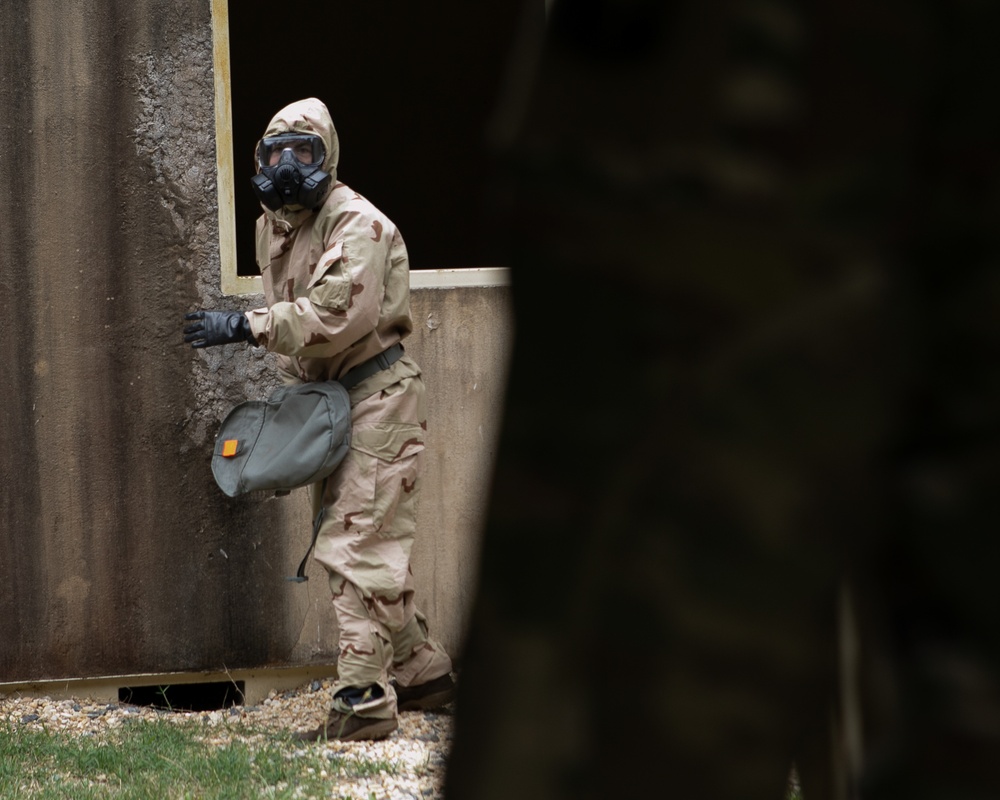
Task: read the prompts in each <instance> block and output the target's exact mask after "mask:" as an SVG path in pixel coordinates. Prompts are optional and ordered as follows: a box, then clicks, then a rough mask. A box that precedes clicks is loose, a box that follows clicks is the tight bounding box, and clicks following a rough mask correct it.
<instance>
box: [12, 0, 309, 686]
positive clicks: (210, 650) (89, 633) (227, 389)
mask: <svg viewBox="0 0 1000 800" xmlns="http://www.w3.org/2000/svg"><path fill="white" fill-rule="evenodd" d="M208 12H209V6H208V3H204V4H202V3H170V2H162V1H161V2H157V1H156V0H139V1H138V2H134V3H131V2H130V3H128V4H127V5H126V4H121V3H116V2H112V1H111V0H104V2H101V1H100V0H99V1H98V2H94V3H87V4H71V5H66V4H62V3H56V2H42V1H36V2H13V3H4V4H3V5H2V7H0V32H2V34H0V36H2V42H0V68H2V74H3V75H4V81H3V82H2V85H0V119H2V120H3V134H4V141H5V147H4V148H3V149H2V153H0V186H2V188H0V219H2V221H3V222H2V225H3V233H2V244H0V287H2V290H3V291H2V293H0V359H2V363H3V374H4V378H5V384H6V387H5V388H6V395H7V398H6V400H5V402H4V403H3V405H2V407H0V485H2V487H3V489H2V492H3V495H2V498H3V500H2V505H0V585H2V586H3V587H4V588H3V594H2V603H3V610H2V613H0V680H5V681H9V680H18V679H27V678H32V679H35V678H45V677H66V676H77V675H99V674H107V673H133V672H143V671H149V670H150V669H151V668H154V669H157V670H174V669H179V670H184V669H190V668H196V667H203V666H207V665H222V664H226V665H227V666H237V665H242V664H249V663H256V664H264V663H270V662H280V661H281V660H283V659H284V658H285V657H286V656H287V654H288V652H289V651H290V648H291V647H292V645H293V644H294V641H295V635H294V634H295V632H294V631H292V630H291V629H290V627H289V626H288V624H287V620H288V619H289V618H290V617H292V616H294V612H295V600H294V598H293V596H291V595H290V594H289V593H288V592H287V591H286V590H285V587H284V586H282V585H281V584H280V582H278V581H275V580H273V579H272V574H273V573H274V572H276V571H277V572H280V571H281V570H282V569H283V568H284V567H285V562H286V561H288V560H289V559H293V558H294V554H291V555H288V557H287V558H286V550H287V549H288V548H287V544H286V542H285V541H284V540H283V539H282V537H278V536H274V535H273V531H274V530H276V529H280V527H281V523H282V512H281V510H280V508H279V507H278V506H276V505H274V504H269V503H260V502H255V501H226V500H225V499H224V498H222V497H221V496H220V494H219V493H218V492H217V491H216V490H215V487H214V486H213V485H212V483H211V479H210V475H209V470H208V460H207V457H206V453H207V449H206V447H207V445H208V444H209V442H210V440H211V435H212V426H211V423H212V422H213V421H214V420H216V419H217V418H218V417H219V416H220V414H221V413H222V411H223V409H224V407H225V406H226V405H228V404H229V403H231V402H232V401H233V400H235V399H236V398H238V397H240V396H242V395H244V394H245V393H246V391H247V389H248V387H249V386H250V385H251V384H252V383H253V382H254V381H255V379H256V377H257V375H258V374H259V372H260V371H261V367H262V366H263V365H262V362H261V360H260V359H256V358H254V357H252V356H246V355H243V354H232V353H217V354H211V355H210V356H208V357H207V358H205V360H204V362H201V361H199V359H198V358H194V357H192V356H191V354H190V351H188V350H187V349H186V348H184V347H183V346H182V345H181V344H180V342H179V339H180V337H179V334H178V319H179V317H180V316H181V314H182V313H183V312H184V311H187V310H189V309H191V308H194V307H196V306H198V305H201V304H202V303H204V302H206V301H211V300H213V299H214V298H213V288H212V287H213V286H214V285H215V284H216V283H217V278H215V277H214V276H217V274H218V263H217V252H218V247H217V232H216V221H215V214H216V210H215V190H214V185H215V175H214V171H213V168H212V165H213V163H214V150H213V139H214V136H213V133H214V117H213V105H212V98H213V92H212V79H211V78H212V76H211V62H212V59H211V39H210V34H209V31H210V25H209V22H210V21H209V16H208ZM224 553H225V554H227V555H228V558H227V557H226V555H224ZM251 556H252V557H251Z"/></svg>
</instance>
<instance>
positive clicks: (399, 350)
mask: <svg viewBox="0 0 1000 800" xmlns="http://www.w3.org/2000/svg"><path fill="white" fill-rule="evenodd" d="M402 357H403V345H401V344H399V343H398V342H397V343H396V344H394V345H393V346H392V347H390V348H388V349H387V350H383V351H382V352H381V353H379V354H378V355H377V356H372V357H371V358H369V359H368V360H367V361H362V362H361V363H360V364H358V365H357V366H356V367H353V368H351V369H349V370H348V371H347V374H346V375H344V377H342V378H338V379H337V383H339V384H340V385H341V386H343V387H344V388H345V389H348V390H350V389H353V388H354V387H355V386H357V385H358V384H359V383H361V381H363V380H364V379H365V378H370V377H371V376H372V375H374V374H375V373H376V372H381V371H382V370H384V369H389V367H391V366H392V365H393V364H395V363H396V362H397V361H399V359H401V358H402Z"/></svg>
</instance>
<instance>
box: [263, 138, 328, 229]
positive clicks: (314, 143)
mask: <svg viewBox="0 0 1000 800" xmlns="http://www.w3.org/2000/svg"><path fill="white" fill-rule="evenodd" d="M325 158H326V148H325V147H324V146H323V140H322V139H321V138H320V137H319V136H316V135H314V134H311V133H283V134H280V135H278V136H265V137H264V138H263V139H261V140H260V144H258V145H257V169H258V172H257V174H256V175H254V176H253V178H251V179H250V180H251V182H252V184H253V190H254V192H255V193H256V194H257V198H258V199H259V200H260V202H261V203H263V204H264V205H265V206H267V207H268V208H269V209H271V210H272V211H277V210H278V209H279V208H281V207H282V206H302V207H303V208H308V209H310V210H312V209H314V208H316V207H318V206H319V205H320V204H321V203H322V202H323V200H325V199H326V194H327V192H328V191H329V189H330V178H331V176H330V173H329V172H324V171H323V170H322V166H323V160H324V159H325Z"/></svg>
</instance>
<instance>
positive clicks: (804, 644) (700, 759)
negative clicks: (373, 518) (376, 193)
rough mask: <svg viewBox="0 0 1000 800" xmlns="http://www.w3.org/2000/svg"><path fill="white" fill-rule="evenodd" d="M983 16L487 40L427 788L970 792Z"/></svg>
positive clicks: (982, 351) (600, 8) (989, 624)
mask: <svg viewBox="0 0 1000 800" xmlns="http://www.w3.org/2000/svg"><path fill="white" fill-rule="evenodd" d="M998 15H1000V10H998V9H997V8H994V7H993V6H987V5H961V4H960V5H947V6H946V5H936V6H935V5H930V4H902V3H899V4H895V5H894V6H893V7H892V8H891V10H886V9H884V8H883V9H882V10H880V11H879V12H878V13H876V12H875V11H874V10H872V9H869V8H868V7H861V6H858V5H856V4H850V3H848V4H834V5H827V6H824V7H823V8H821V9H813V10H811V11H810V12H808V13H806V12H805V11H804V10H801V9H799V8H798V6H796V5H793V4H781V3H770V2H748V3H741V4H735V5H731V6H729V7H727V10H726V11H725V12H723V11H720V10H719V9H718V8H715V7H711V8H710V7H708V6H705V5H704V4H701V3H695V2H678V3H660V2H656V0H636V1H635V2H614V1H613V0H586V2H584V1H583V0H580V1H579V2H573V1H572V0H564V2H557V3H556V4H555V7H554V10H553V13H552V15H551V16H550V19H549V22H548V31H547V37H546V39H545V44H544V49H543V50H542V51H541V52H540V54H538V53H533V52H530V45H525V47H526V48H529V49H526V50H522V51H521V52H520V53H519V55H518V58H519V59H520V60H521V62H522V63H531V61H532V59H533V58H534V56H535V55H540V58H539V61H538V68H537V70H536V72H535V74H534V76H533V80H532V81H530V82H528V83H526V84H525V85H523V86H514V87H513V88H512V90H511V91H513V92H514V93H515V97H514V98H513V100H512V101H511V102H510V103H509V107H510V108H517V107H518V105H519V101H523V106H524V108H526V113H525V116H524V117H523V121H521V122H519V124H516V125H513V126H512V127H513V128H514V129H516V135H515V136H514V137H512V139H511V140H510V141H509V142H508V144H507V146H506V148H505V150H504V152H503V153H502V157H501V162H500V167H501V169H500V172H499V175H500V177H499V179H498V183H497V185H496V187H495V188H496V191H495V202H496V211H497V215H496V218H497V219H498V221H499V224H498V226H497V236H498V237H502V240H503V241H504V243H505V245H506V246H507V247H508V248H509V253H510V256H509V259H510V263H511V264H512V267H513V281H514V304H515V317H516V329H517V332H518V335H517V341H516V344H515V351H514V357H513V362H512V373H511V378H510V386H509V392H508V397H507V403H506V416H505V422H504V427H503V432H502V436H501V442H500V450H499V460H498V465H497V469H496V476H495V481H494V485H493V497H492V503H491V511H490V515H489V519H488V524H487V528H486V533H485V541H484V548H483V552H482V560H481V566H480V577H479V587H480V589H479V594H478V598H477V601H476V607H475V609H474V612H473V619H472V624H471V626H470V630H471V635H470V639H469V641H468V643H467V647H466V650H465V665H466V666H465V670H464V672H463V680H462V684H461V690H460V698H459V704H458V711H457V721H456V726H457V739H456V742H455V747H454V750H453V754H452V759H451V762H450V767H449V773H448V780H447V791H446V796H447V797H449V798H450V799H451V800H465V798H476V800H486V799H488V798H509V797H521V798H560V797H565V798H573V800H581V799H582V798H607V797H620V796H629V797H658V796H664V794H669V795H670V796H675V797H683V798H685V800H697V799H698V798H705V800H724V799H725V798H734V800H735V798H740V800H747V799H748V798H769V799H770V800H775V799H776V798H780V797H781V796H782V794H783V792H784V790H785V782H786V779H787V775H788V771H789V767H790V765H791V764H792V762H793V761H794V762H795V763H796V764H797V765H798V768H799V772H800V773H801V777H802V784H803V785H802V788H803V793H804V795H805V797H807V798H809V800H823V798H828V797H833V796H838V797H854V796H859V795H861V796H864V797H865V798H866V799H867V798H880V797H887V798H888V797H893V798H898V797H907V798H911V800H912V798H921V797H958V796H962V797H993V796H997V794H998V792H1000V779H998V777H997V773H996V771H995V769H994V768H993V767H992V766H991V762H992V759H993V757H994V755H995V753H996V752H997V751H998V746H1000V735H998V731H1000V708H998V701H997V698H998V696H1000V694H998V683H997V681H998V676H1000V672H998V664H1000V636H998V628H997V625H996V621H995V616H994V614H993V613H992V610H993V609H995V607H996V602H995V599H994V598H993V597H992V591H993V590H992V588H991V587H992V586H993V580H992V574H991V573H992V571H993V568H994V565H995V564H996V563H997V561H996V555H997V553H996V550H997V545H996V544H994V536H993V532H995V531H996V530H998V529H1000V526H998V524H997V522H998V521H997V519H996V516H997V512H996V510H995V503H994V502H993V501H992V498H993V497H995V496H996V494H997V491H996V487H995V485H994V484H995V483H996V470H995V466H994V465H995V464H996V463H997V461H998V456H1000V453H998V448H997V444H998V442H997V424H996V409H997V408H998V407H1000V397H998V387H1000V380H998V377H1000V376H998V375H997V366H996V363H997V359H996V357H995V356H996V350H997V346H998V344H1000V323H998V321H997V319H998V318H997V315H996V313H995V308H996V298H997V296H998V294H997V292H998V290H1000V284H998V281H1000V271H998V270H997V269H996V268H995V264H996V260H997V255H998V243H997V233H996V232H995V231H996V225H995V220H996V219H998V218H1000V216H998V213H1000V208H998V186H1000V183H998V178H1000V164H998V158H997V153H998V152H1000V150H998V148H997V143H998V133H1000V131H998V123H1000V117H997V115H996V114H995V113H994V112H993V108H992V100H991V98H992V92H991V87H990V85H989V80H988V77H987V76H991V75H993V74H995V73H996V67H997V66H998V65H997V64H996V61H997V59H998V58H1000V56H998V54H997V51H996V48H995V47H993V46H992V43H991V41H990V37H989V34H988V33H987V32H988V31H993V30H996V27H997V23H998V22H1000V20H998V19H997V17H998ZM531 40H532V36H531V35H530V34H526V35H525V37H524V41H525V42H530V41H531ZM518 93H520V94H518ZM508 100H510V98H508ZM508 121H509V120H508ZM514 122H518V121H517V120H514ZM848 601H850V605H847V603H848ZM840 604H843V605H844V607H848V608H850V607H853V612H851V613H846V614H841V615H840V617H839V618H840V619H841V621H842V622H851V621H853V624H852V625H845V626H844V627H842V628H841V629H840V630H838V625H837V620H838V605H840ZM852 631H853V632H854V634H855V635H856V640H855V643H856V644H858V645H859V648H860V649H859V650H858V655H857V657H856V659H855V660H853V661H852V660H851V659H850V658H849V657H850V656H851V654H852V652H853V651H852V649H851V648H850V647H841V648H840V649H838V646H837V642H838V636H839V635H843V636H845V639H844V641H845V642H846V643H848V644H849V643H850V642H851V640H850V639H849V638H846V637H847V634H849V633H851V632H852ZM838 659H839V663H840V666H841V667H843V669H840V670H838ZM831 719H832V720H834V725H833V727H832V730H831ZM831 752H834V753H835V754H836V758H835V761H834V763H833V764H831V763H830V762H831V759H830V753H831Z"/></svg>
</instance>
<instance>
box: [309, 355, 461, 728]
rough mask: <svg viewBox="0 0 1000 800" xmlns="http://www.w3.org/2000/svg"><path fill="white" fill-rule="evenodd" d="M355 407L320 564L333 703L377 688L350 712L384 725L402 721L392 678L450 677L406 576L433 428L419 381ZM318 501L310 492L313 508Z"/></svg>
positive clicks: (329, 503)
mask: <svg viewBox="0 0 1000 800" xmlns="http://www.w3.org/2000/svg"><path fill="white" fill-rule="evenodd" d="M359 388H360V387H359ZM352 394H353V393H352ZM353 400H354V398H353V397H352V428H351V450H350V452H349V453H348V455H347V457H346V458H345V459H344V461H343V462H342V463H341V465H340V466H339V467H338V468H337V471H336V472H335V473H334V474H333V475H332V476H331V477H330V478H329V479H328V481H327V486H326V492H325V494H324V497H323V503H324V506H325V507H326V513H325V516H324V520H323V524H322V527H321V528H320V531H319V536H318V538H317V540H316V550H315V558H316V560H317V561H318V562H319V563H321V564H322V565H323V566H324V567H325V568H326V570H327V573H328V574H329V580H330V589H331V592H332V595H333V607H334V611H335V613H336V617H337V625H338V627H339V629H340V641H339V647H340V655H339V657H338V662H337V682H336V684H335V685H334V693H335V694H336V693H337V692H338V691H340V690H341V689H346V688H349V687H356V688H365V687H368V686H373V685H374V686H378V687H379V688H380V689H381V690H382V696H381V697H373V698H372V699H370V700H366V701H364V702H363V703H361V704H357V705H355V706H354V711H355V712H356V713H358V714H359V715H361V716H367V717H378V718H385V717H392V716H394V715H395V714H396V696H395V692H394V691H393V688H392V685H391V684H390V682H389V679H390V677H394V678H395V679H396V681H397V682H398V683H399V684H400V685H402V686H410V685H414V684H419V683H424V682H426V681H429V680H433V679H434V678H438V677H440V676H441V675H445V674H447V673H448V672H450V671H451V668H452V664H451V659H450V658H449V656H448V654H447V653H446V652H445V650H444V648H443V647H442V646H441V645H440V644H439V643H437V642H436V641H434V640H433V639H431V638H430V636H429V635H428V631H427V622H426V620H425V618H424V616H423V615H422V614H421V613H420V612H419V610H418V609H417V607H416V605H415V603H414V583H413V573H412V572H411V570H410V551H411V549H412V546H413V539H414V535H415V533H416V506H417V497H418V495H419V489H420V467H421V462H422V458H423V450H424V431H425V428H426V425H427V422H426V420H427V416H426V412H425V400H424V384H423V380H422V378H421V377H420V375H419V374H417V375H409V376H406V377H403V378H401V379H400V380H399V381H397V382H396V383H393V384H392V385H390V386H387V387H385V388H383V389H382V390H381V391H377V392H375V393H374V394H372V395H370V396H368V397H365V398H364V399H361V400H358V401H357V402H353ZM317 494H318V487H313V499H314V502H315V501H316V499H317V498H316V495H317ZM375 694H378V693H377V692H376V693H375ZM342 710H346V709H342Z"/></svg>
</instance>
